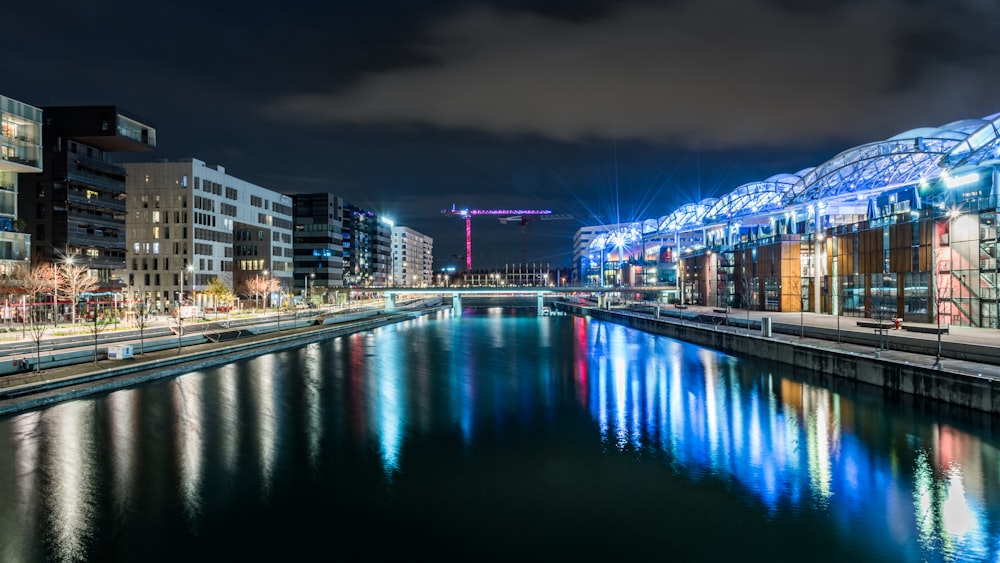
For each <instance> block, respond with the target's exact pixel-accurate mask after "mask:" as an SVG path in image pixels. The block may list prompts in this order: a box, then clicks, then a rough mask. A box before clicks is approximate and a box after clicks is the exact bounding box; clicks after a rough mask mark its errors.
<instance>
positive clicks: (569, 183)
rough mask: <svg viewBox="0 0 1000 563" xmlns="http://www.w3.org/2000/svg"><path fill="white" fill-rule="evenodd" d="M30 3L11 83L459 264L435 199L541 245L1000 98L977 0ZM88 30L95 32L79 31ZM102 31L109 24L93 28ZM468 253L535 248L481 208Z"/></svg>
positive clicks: (453, 235)
mask: <svg viewBox="0 0 1000 563" xmlns="http://www.w3.org/2000/svg"><path fill="white" fill-rule="evenodd" d="M61 8H62V9H61V10H59V9H58V8H57V10H58V12H59V13H61V14H62V15H63V16H65V17H62V18H59V19H58V20H56V19H52V18H51V17H48V14H49V13H51V10H52V9H53V8H52V7H51V6H41V5H24V6H19V7H18V14H19V17H21V18H24V20H25V21H44V22H45V24H44V25H43V26H41V29H33V28H30V27H28V26H15V29H13V30H12V36H11V39H12V41H13V43H12V44H13V45H15V46H17V45H23V46H27V45H32V46H33V48H32V49H27V48H25V49H20V50H19V49H18V48H16V47H15V53H17V56H16V57H14V64H13V65H12V68H11V69H9V70H8V74H9V75H10V76H11V78H12V80H11V81H10V84H11V85H12V86H13V87H12V88H10V89H9V90H7V91H5V94H6V95H9V96H10V97H12V98H15V99H18V100H21V101H23V102H25V103H28V104H32V105H35V106H40V107H42V106H47V105H86V104H115V105H118V106H120V107H122V108H124V109H127V110H128V111H130V112H133V113H135V114H138V115H140V116H142V117H144V118H145V119H148V120H149V121H150V122H151V123H153V124H154V125H155V126H156V127H157V130H158V131H159V135H160V137H159V145H158V148H157V151H156V152H155V153H153V154H149V155H137V156H134V157H133V156H130V157H127V158H128V160H141V159H144V158H154V159H161V158H167V159H178V158H198V159H202V160H204V161H206V162H208V163H210V164H218V165H222V166H225V167H226V168H227V170H229V171H231V173H232V174H234V175H235V176H238V177H240V178H245V179H246V180H248V181H251V182H254V183H256V184H258V185H261V186H264V187H267V188H269V189H273V190H275V191H279V192H282V193H297V192H305V193H310V192H331V193H335V194H336V195H339V196H341V197H344V198H345V200H348V201H351V202H352V203H355V204H357V205H359V206H362V207H366V208H369V209H372V210H373V211H375V212H377V213H379V214H382V215H385V216H387V217H391V218H392V219H393V220H394V221H395V222H396V223H397V224H401V225H406V226H409V227H411V228H414V229H416V230H418V231H420V232H422V233H425V234H427V235H428V236H430V237H432V238H433V239H434V247H435V267H438V268H440V267H443V266H445V265H448V264H451V265H454V266H456V267H457V268H458V269H461V268H462V264H463V263H464V256H463V254H464V244H465V231H464V225H463V224H462V221H460V220H458V219H456V218H454V217H449V216H447V215H446V214H443V213H442V210H444V209H448V208H450V207H451V206H452V205H455V206H457V207H459V208H464V207H468V208H481V209H484V208H521V209H552V210H553V211H554V212H557V213H563V214H567V215H571V216H573V217H574V219H573V220H566V221H549V222H537V223H532V224H531V225H529V226H528V227H527V228H526V240H527V253H526V259H527V261H528V262H544V263H549V264H551V265H552V266H553V267H557V266H563V265H568V264H569V263H570V261H571V259H572V235H573V233H574V232H575V231H576V230H577V229H578V228H579V227H581V226H583V225H590V224H600V223H606V224H616V223H619V222H624V221H630V220H636V219H640V218H647V217H655V216H660V215H665V214H667V213H669V212H670V211H672V210H673V209H675V208H676V207H678V206H679V205H682V204H684V203H688V202H693V201H698V200H700V199H702V198H704V197H711V196H716V197H717V196H719V195H722V194H725V193H728V192H730V191H732V190H733V189H734V188H736V187H737V186H739V185H741V184H743V183H746V182H750V181H755V180H762V179H764V178H767V177H769V176H771V175H773V174H777V173H783V172H787V173H791V172H795V171H797V170H800V169H802V168H805V167H808V166H815V165H818V164H820V163H822V162H824V161H825V160H827V159H829V158H831V157H833V156H835V155H836V154H837V153H839V152H841V151H843V150H846V149H848V148H850V147H852V146H856V145H858V144H862V143H866V142H873V141H877V140H881V139H885V138H888V137H891V136H893V135H895V134H897V133H899V132H902V131H905V130H909V129H913V128H916V127H923V126H926V127H936V126H938V125H941V124H944V123H947V122H949V121H952V120H955V119H962V118H966V117H971V116H985V115H988V114H991V113H994V112H996V111H998V110H1000V107H997V106H996V104H995V102H994V101H993V99H992V91H993V89H994V87H995V86H996V83H995V82H996V81H997V80H998V79H1000V78H998V77H997V76H996V75H995V73H989V72H988V71H989V70H990V69H993V68H996V67H997V64H996V63H997V62H998V61H997V56H998V46H996V45H994V44H993V43H991V42H989V41H987V40H984V39H980V38H988V37H992V36H993V34H994V33H995V32H996V31H997V30H996V29H995V26H996V23H995V22H996V21H998V18H996V15H997V13H998V12H1000V7H998V6H994V5H978V4H973V3H948V4H947V5H944V4H943V3H927V4H922V5H913V4H912V3H907V2H890V1H887V2H879V3H859V4H848V5H843V4H842V3H802V4H801V5H799V4H797V3H795V2H785V3H765V2H739V3H735V2H725V1H722V0H714V1H709V2H697V3H695V2H691V3H685V2H680V3H676V2H673V3H660V2H614V3H612V2H601V1H591V2H581V3H573V4H572V6H571V7H567V6H565V5H563V4H562V3H558V2H479V3H469V2H427V3H421V4H420V5H419V6H414V5H410V4H407V3H403V2H389V3H380V4H379V5H377V6H375V5H371V6H366V5H356V4H346V3H339V2H334V3H330V4H327V5H325V6H323V7H322V8H314V7H311V6H307V5H304V4H283V5H271V4H256V3H251V4H247V5H240V6H239V7H235V5H234V6H230V5H227V4H215V5H202V4H199V5H197V6H195V5H194V4H188V3H187V2H184V1H182V2H180V3H176V4H171V5H169V6H166V5H164V6H145V7H136V6H132V5H126V4H124V3H116V2H111V3H107V4H105V5H102V8H101V9H94V8H92V7H85V6H79V5H75V4H68V3H67V4H66V5H65V6H62V7H61ZM81 29H91V30H98V32H97V33H88V34H81V33H80V32H79V30H81ZM103 30H108V31H103ZM472 228H473V260H472V262H473V264H474V267H477V268H478V267H480V266H481V267H483V268H490V267H502V266H503V264H505V263H514V262H519V261H520V260H521V238H520V237H521V235H520V232H519V229H518V227H517V226H512V225H509V224H506V225H505V224H501V223H500V222H499V221H496V220H495V219H491V218H488V217H483V218H479V219H477V220H473V226H472Z"/></svg>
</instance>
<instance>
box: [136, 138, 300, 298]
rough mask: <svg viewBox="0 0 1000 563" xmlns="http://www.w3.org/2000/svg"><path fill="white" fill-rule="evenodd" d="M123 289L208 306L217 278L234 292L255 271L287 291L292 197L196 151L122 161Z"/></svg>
mask: <svg viewBox="0 0 1000 563" xmlns="http://www.w3.org/2000/svg"><path fill="white" fill-rule="evenodd" d="M125 167H126V170H127V171H128V178H127V188H126V192H127V194H128V198H127V205H126V207H127V210H128V217H127V219H126V230H127V233H126V265H125V268H126V272H125V275H124V276H123V278H124V279H125V280H126V284H127V285H128V289H127V294H126V296H127V297H129V298H134V299H142V300H145V301H146V302H147V303H148V305H149V307H151V308H153V309H159V310H162V311H166V310H172V308H173V307H175V306H177V305H178V304H179V303H182V302H184V303H188V304H196V305H202V306H206V307H210V306H212V305H213V304H212V303H211V300H210V297H209V296H207V295H204V294H201V293H199V292H200V291H202V290H204V289H205V287H206V286H208V285H209V284H210V283H212V281H213V280H215V279H216V278H218V279H219V280H220V281H222V282H223V283H225V284H226V285H227V286H229V287H230V288H231V289H233V290H234V291H235V292H236V293H237V294H242V295H247V291H245V290H244V283H245V282H246V281H247V280H248V279H250V278H252V277H254V276H264V277H272V278H275V279H277V280H278V281H279V284H280V287H281V290H282V291H281V292H278V293H275V294H273V295H272V296H271V297H270V300H269V303H270V304H271V305H276V304H277V303H278V302H279V301H278V300H279V299H281V294H282V293H285V294H286V295H289V294H291V292H292V287H293V279H292V273H293V271H294V268H293V263H292V227H293V225H292V199H291V197H290V196H287V195H284V194H280V193H278V192H275V191H272V190H269V189H267V188H263V187H260V186H257V185H254V184H251V183H250V182H247V181H245V180H241V179H239V178H235V177H233V176H230V175H228V174H226V169H225V168H223V167H222V166H218V165H216V166H209V165H206V164H205V163H204V162H202V161H200V160H197V159H193V158H191V159H181V160H178V161H158V162H140V163H126V164H125Z"/></svg>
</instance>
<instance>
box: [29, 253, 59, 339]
mask: <svg viewBox="0 0 1000 563" xmlns="http://www.w3.org/2000/svg"><path fill="white" fill-rule="evenodd" d="M59 278H60V276H59V269H58V268H56V267H55V266H54V265H53V264H48V263H46V262H41V263H36V264H33V265H32V266H31V269H30V270H29V271H28V276H27V279H26V280H25V291H26V292H27V294H28V295H30V296H31V300H32V302H38V296H39V295H41V294H45V293H48V294H51V295H52V303H53V305H52V307H53V310H52V326H53V327H54V326H55V325H56V323H57V322H58V321H57V319H56V316H57V311H56V307H57V305H56V303H57V300H58V294H59V291H58V288H59ZM35 313H38V311H35Z"/></svg>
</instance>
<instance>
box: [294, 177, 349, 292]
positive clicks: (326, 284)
mask: <svg viewBox="0 0 1000 563" xmlns="http://www.w3.org/2000/svg"><path fill="white" fill-rule="evenodd" d="M292 207H293V215H294V221H295V235H294V239H293V247H294V268H295V288H296V290H299V289H300V286H299V284H300V283H301V284H302V285H301V291H303V292H305V291H306V290H308V296H307V297H309V298H310V299H311V300H314V301H315V300H323V299H322V297H324V295H325V296H326V297H329V295H326V294H328V288H335V287H343V286H344V239H343V237H344V233H343V229H344V200H343V199H342V198H340V197H338V196H335V195H333V194H329V193H322V194H293V195H292ZM323 301H326V300H323Z"/></svg>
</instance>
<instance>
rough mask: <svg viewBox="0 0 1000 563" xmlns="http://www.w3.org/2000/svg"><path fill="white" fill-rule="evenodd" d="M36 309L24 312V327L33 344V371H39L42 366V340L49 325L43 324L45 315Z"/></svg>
mask: <svg viewBox="0 0 1000 563" xmlns="http://www.w3.org/2000/svg"><path fill="white" fill-rule="evenodd" d="M36 309H37V308H36V307H32V310H31V311H30V312H26V314H25V317H24V326H25V330H26V331H27V333H28V336H29V337H30V338H31V341H32V342H34V343H35V371H39V370H40V369H41V365H42V338H43V337H44V336H45V331H46V329H48V327H49V325H48V323H47V322H45V313H44V312H42V311H38V310H36Z"/></svg>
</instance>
